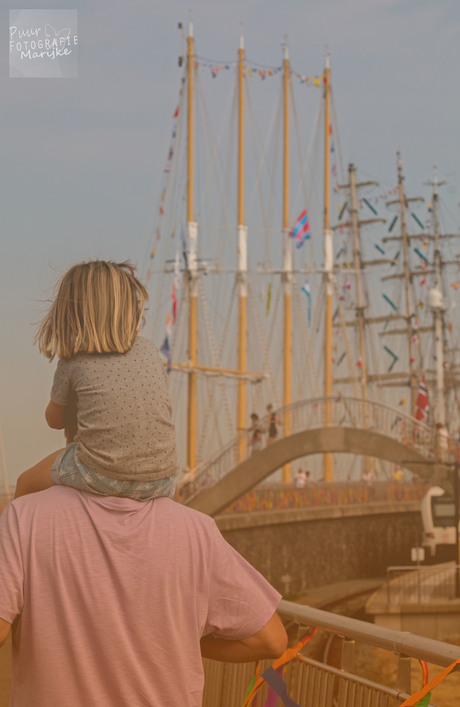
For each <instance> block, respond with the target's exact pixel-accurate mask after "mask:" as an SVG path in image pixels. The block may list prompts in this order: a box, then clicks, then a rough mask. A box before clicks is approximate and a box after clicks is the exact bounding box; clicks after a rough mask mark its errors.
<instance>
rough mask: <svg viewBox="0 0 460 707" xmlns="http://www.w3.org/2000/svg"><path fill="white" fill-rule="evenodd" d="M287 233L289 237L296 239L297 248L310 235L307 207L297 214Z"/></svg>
mask: <svg viewBox="0 0 460 707" xmlns="http://www.w3.org/2000/svg"><path fill="white" fill-rule="evenodd" d="M289 235H290V237H291V238H295V239H296V241H297V248H300V247H301V246H302V245H303V244H304V243H305V241H306V240H307V239H308V238H310V237H311V233H310V222H309V220H308V213H307V209H304V210H303V211H302V213H301V214H299V216H298V217H297V220H296V222H295V224H294V226H293V227H292V230H291V232H290V234H289Z"/></svg>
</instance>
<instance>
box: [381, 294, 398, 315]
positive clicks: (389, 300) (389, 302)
mask: <svg viewBox="0 0 460 707" xmlns="http://www.w3.org/2000/svg"><path fill="white" fill-rule="evenodd" d="M382 297H383V299H384V300H386V301H387V302H388V304H389V305H390V306H391V307H393V309H394V310H395V312H397V311H398V308H397V306H396V305H395V303H394V302H392V300H391V299H390V298H389V297H388V295H386V294H385V293H383V295H382Z"/></svg>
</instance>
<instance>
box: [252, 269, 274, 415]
mask: <svg viewBox="0 0 460 707" xmlns="http://www.w3.org/2000/svg"><path fill="white" fill-rule="evenodd" d="M248 295H249V301H250V305H251V307H250V313H251V316H252V317H253V319H254V324H255V329H256V332H255V334H256V335H255V336H254V340H253V345H254V347H257V349H258V350H259V351H260V349H262V362H263V363H262V370H263V371H264V372H266V373H268V375H269V380H268V386H269V388H270V390H271V392H272V394H274V395H276V376H275V375H274V370H273V367H272V360H271V358H270V346H269V343H268V342H267V337H266V336H265V333H264V327H263V326H262V322H261V317H260V313H259V308H258V306H257V302H256V297H255V294H254V289H253V286H252V283H251V282H249V283H248ZM278 304H279V291H277V293H276V295H275V303H274V307H273V310H272V321H273V320H274V319H275V318H276V313H277V310H278ZM249 350H250V351H251V347H250V349H249ZM257 361H260V359H259V358H258V357H257V358H256V356H255V354H252V355H251V363H252V364H253V365H254V362H255V363H256V365H257ZM258 365H260V364H258ZM265 387H266V386H265V385H264V386H263V389H265ZM261 393H262V386H257V390H256V394H255V397H259V398H260V394H261ZM258 402H259V403H260V404H261V403H262V401H260V400H259V401H258ZM274 404H275V405H276V404H277V403H276V402H275V403H274Z"/></svg>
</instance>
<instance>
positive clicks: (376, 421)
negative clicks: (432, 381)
mask: <svg viewBox="0 0 460 707" xmlns="http://www.w3.org/2000/svg"><path fill="white" fill-rule="evenodd" d="M278 415H279V417H280V418H281V425H280V426H279V431H280V437H282V435H283V426H282V420H283V417H285V416H286V417H287V416H288V417H289V419H290V422H291V431H290V434H296V433H297V432H302V431H304V430H312V429H320V428H322V427H327V426H329V427H335V426H340V427H344V426H346V427H353V428H359V429H364V430H374V431H378V432H379V433H380V434H382V435H386V436H388V437H389V438H391V439H395V440H397V441H398V442H400V443H402V444H405V445H408V446H409V445H410V447H411V449H414V450H415V451H418V452H420V453H421V454H423V455H424V456H425V457H426V458H427V459H428V460H432V461H434V460H436V456H437V443H436V439H437V438H436V430H434V429H433V428H431V427H429V426H428V425H425V424H424V423H423V422H420V421H418V420H416V419H415V418H413V417H411V416H410V415H407V414H406V413H404V412H402V411H401V410H399V409H397V408H394V407H391V406H390V405H385V404H383V403H378V402H374V401H371V400H364V399H362V398H354V397H342V396H337V397H330V398H314V399H312V400H302V401H298V402H296V403H293V404H291V405H288V406H286V407H284V408H281V409H280V410H279V411H278ZM261 427H262V428H263V429H267V428H268V417H265V418H263V419H262V420H261ZM250 437H251V433H250V432H249V431H245V432H241V433H240V434H239V435H238V436H237V437H235V438H234V439H233V440H231V441H230V442H229V443H228V444H227V445H225V447H223V448H222V449H221V450H220V452H219V453H218V454H216V455H215V456H213V457H211V458H210V459H207V460H206V461H204V462H202V463H201V464H199V465H198V466H197V467H196V468H195V469H194V470H193V471H192V472H190V473H191V478H192V479H193V484H191V485H190V492H187V490H186V489H185V488H184V492H183V494H182V497H181V500H182V501H183V502H185V503H187V502H189V501H190V500H191V498H192V497H194V496H195V495H196V494H197V493H198V492H199V491H200V490H201V489H202V488H206V486H207V485H211V484H213V483H216V482H217V481H219V480H220V479H221V478H223V477H224V476H225V475H226V474H227V473H228V472H229V471H231V470H232V469H233V468H234V467H235V466H236V465H237V464H238V463H239V462H240V461H241V460H240V457H239V455H240V450H241V442H242V440H243V439H244V438H245V440H246V446H247V449H248V456H249V455H250V454H251V444H250V442H251V439H250ZM449 445H450V446H449V448H448V449H447V450H445V451H443V459H442V461H445V462H446V463H452V462H453V461H454V460H455V458H456V456H457V445H456V444H454V443H453V441H452V440H449ZM438 456H439V455H438ZM440 461H441V460H440Z"/></svg>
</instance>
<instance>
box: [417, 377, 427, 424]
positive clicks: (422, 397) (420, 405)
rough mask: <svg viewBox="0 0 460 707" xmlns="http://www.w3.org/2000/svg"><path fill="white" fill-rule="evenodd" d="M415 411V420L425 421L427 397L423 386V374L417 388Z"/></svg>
mask: <svg viewBox="0 0 460 707" xmlns="http://www.w3.org/2000/svg"><path fill="white" fill-rule="evenodd" d="M415 404H416V406H417V410H416V412H415V419H416V420H420V421H422V420H425V419H426V418H427V417H428V410H429V408H428V395H427V391H426V385H425V373H422V375H421V376H420V383H419V386H418V392H417V398H416V400H415Z"/></svg>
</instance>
